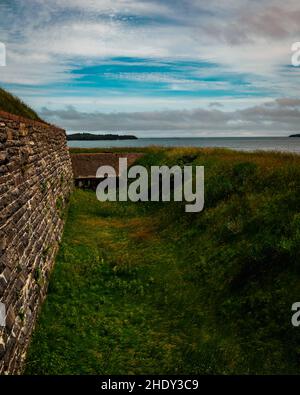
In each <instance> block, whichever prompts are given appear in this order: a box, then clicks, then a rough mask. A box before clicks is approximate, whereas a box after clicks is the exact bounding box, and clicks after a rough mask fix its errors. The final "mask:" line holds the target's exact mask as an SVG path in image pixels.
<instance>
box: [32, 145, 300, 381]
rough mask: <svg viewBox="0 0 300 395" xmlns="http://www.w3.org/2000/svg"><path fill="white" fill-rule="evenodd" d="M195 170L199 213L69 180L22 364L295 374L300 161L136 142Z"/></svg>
mask: <svg viewBox="0 0 300 395" xmlns="http://www.w3.org/2000/svg"><path fill="white" fill-rule="evenodd" d="M139 162H140V164H143V165H145V166H150V165H158V164H160V165H162V164H166V165H172V164H180V165H185V164H194V165H204V166H205V199H206V202H205V210H204V211H203V212H201V213H194V214H187V213H185V211H184V203H100V202H98V201H97V200H96V197H95V194H94V193H93V192H84V191H80V190H76V191H75V192H74V194H73V196H72V199H71V205H70V210H69V216H68V220H67V224H66V228H65V233H64V237H63V241H62V245H61V248H60V252H59V255H58V258H57V263H56V267H55V270H54V272H53V275H52V278H51V282H50V287H49V294H48V297H47V300H46V302H45V304H44V307H43V310H42V313H41V316H40V319H39V322H38V325H37V328H36V331H35V334H34V337H33V341H32V344H31V348H30V352H29V355H28V359H27V364H26V373H27V374H63V373H70V374H84V373H85V374H105V373H106V374H121V373H122V374H126V373H129V374H130V373H136V374H141V373H145V374H149V373H203V374H207V373H221V374H223V373H224V374H230V373H298V372H299V357H300V355H299V353H300V348H299V344H300V332H299V330H298V329H297V328H293V327H292V326H291V323H290V320H291V305H292V303H294V302H296V301H298V300H300V281H299V275H300V260H299V243H300V213H299V201H300V200H299V199H300V157H298V156H294V155H288V154H275V153H253V154H251V153H240V152H232V151H229V150H217V149H206V150H205V149H204V150H203V149H202V150H199V149H181V148H180V149H168V150H166V149H158V148H150V149H147V150H146V155H145V156H144V157H143V158H142V159H140V160H139Z"/></svg>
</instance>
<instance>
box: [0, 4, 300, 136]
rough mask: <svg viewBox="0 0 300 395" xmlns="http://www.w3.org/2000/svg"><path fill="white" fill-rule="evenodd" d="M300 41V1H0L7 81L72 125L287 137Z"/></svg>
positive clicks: (296, 109) (50, 115) (295, 112)
mask: <svg viewBox="0 0 300 395" xmlns="http://www.w3.org/2000/svg"><path fill="white" fill-rule="evenodd" d="M299 41H300V2H299V0H285V1H282V0H280V1H279V0H223V1H222V0H209V1H207V0H81V1H80V0H0V43H3V44H5V47H6V66H5V67H3V66H0V86H2V87H4V88H6V89H8V90H9V91H11V92H12V93H14V94H16V95H18V96H19V97H21V98H22V99H23V100H24V101H25V102H26V103H28V104H29V105H30V106H32V107H33V108H34V109H35V110H36V111H37V112H38V113H39V115H40V116H41V117H42V118H43V119H45V120H47V121H48V122H51V123H54V124H56V125H59V126H61V127H63V128H65V129H66V130H67V131H68V132H77V131H89V132H113V133H121V134H122V133H128V132H130V133H131V134H132V133H134V134H136V136H138V137H169V136H174V137H188V136H191V137H198V136H199V137H202V136H211V137H214V136H285V135H289V134H291V133H292V132H299V131H300V96H299V83H300V67H294V66H293V65H292V63H291V57H292V54H293V53H292V51H291V47H292V44H293V43H295V42H299ZM0 47H1V46H0ZM299 57H300V56H299Z"/></svg>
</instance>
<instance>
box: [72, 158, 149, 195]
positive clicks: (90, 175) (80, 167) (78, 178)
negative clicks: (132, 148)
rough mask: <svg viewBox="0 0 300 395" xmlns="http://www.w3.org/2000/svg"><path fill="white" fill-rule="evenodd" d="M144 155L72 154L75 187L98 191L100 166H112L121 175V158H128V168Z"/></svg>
mask: <svg viewBox="0 0 300 395" xmlns="http://www.w3.org/2000/svg"><path fill="white" fill-rule="evenodd" d="M143 155H144V154H141V153H136V152H131V153H127V152H116V153H115V152H103V153H102V152H101V153H95V154H71V159H72V166H73V173H74V179H75V185H76V186H77V187H79V188H87V189H96V187H97V185H98V184H99V181H100V180H99V178H96V173H97V169H98V168H99V167H100V166H112V167H113V168H114V169H115V171H116V174H117V176H118V175H119V158H127V164H128V167H130V166H131V165H133V164H134V162H135V161H136V160H137V159H139V158H140V157H142V156H143Z"/></svg>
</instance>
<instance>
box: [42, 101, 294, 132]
mask: <svg viewBox="0 0 300 395" xmlns="http://www.w3.org/2000/svg"><path fill="white" fill-rule="evenodd" d="M40 115H41V116H42V117H44V118H45V119H47V120H48V121H50V122H52V123H56V124H59V125H60V126H62V127H64V128H66V129H67V130H69V131H71V130H72V131H115V132H116V131H118V132H119V131H124V132H135V133H137V135H140V136H148V137H152V136H161V137H162V136H171V135H174V136H175V135H176V136H179V135H181V133H189V134H191V135H194V136H197V135H203V134H206V135H212V136H213V135H214V133H217V134H220V133H221V134H224V133H225V134H227V135H240V134H243V133H251V134H254V135H260V136H263V135H285V134H287V133H290V132H298V131H299V130H300V100H296V99H287V98H282V99H277V100H274V101H273V102H267V103H265V104H262V105H258V106H252V107H249V108H246V109H242V110H235V111H221V110H219V109H216V108H210V109H203V108H198V109H194V110H180V111H177V110H169V111H149V112H132V113H126V112H119V113H117V112H116V113H108V114H107V113H101V112H92V113H88V112H80V111H78V110H76V109H75V108H74V107H71V106H69V107H66V108H65V109H63V110H50V109H48V108H45V107H44V108H43V109H42V111H41V112H40Z"/></svg>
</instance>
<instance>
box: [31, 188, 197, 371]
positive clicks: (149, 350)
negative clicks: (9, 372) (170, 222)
mask: <svg viewBox="0 0 300 395" xmlns="http://www.w3.org/2000/svg"><path fill="white" fill-rule="evenodd" d="M139 210H140V209H139V205H136V204H129V203H128V204H119V203H105V204H103V203H101V204H100V203H98V202H97V200H96V197H95V194H94V193H91V192H83V191H79V190H77V191H75V193H74V195H73V197H72V201H71V207H70V212H69V217H68V221H67V225H66V229H65V234H64V238H63V242H62V246H61V249H60V253H59V256H58V259H57V263H56V267H55V270H54V273H53V275H52V279H51V282H50V287H49V294H48V297H47V300H46V302H45V305H44V307H43V311H42V314H41V317H40V319H39V323H38V327H37V330H36V332H35V335H34V338H33V342H32V346H31V349H30V353H29V357H28V361H27V373H28V374H121V373H123V374H124V373H127V374H131V373H135V374H141V373H162V372H164V373H176V372H180V373H182V372H183V373H184V372H188V373H191V372H193V371H199V369H201V368H200V367H199V366H198V362H197V363H195V356H196V357H197V358H196V360H197V361H198V360H199V358H198V356H197V350H198V344H197V343H198V342H199V339H200V338H201V334H200V329H199V325H198V323H199V319H200V313H198V311H197V295H195V292H194V291H195V290H194V288H193V287H192V286H191V285H189V286H188V284H187V283H186V281H185V279H184V277H185V265H184V262H182V261H181V260H180V259H179V255H180V253H179V251H178V249H177V247H176V242H174V240H168V239H167V238H166V237H164V232H163V229H160V227H159V225H160V222H159V220H158V218H156V217H155V215H153V214H152V215H149V214H148V215H143V214H142V213H141V212H140V211H139Z"/></svg>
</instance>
